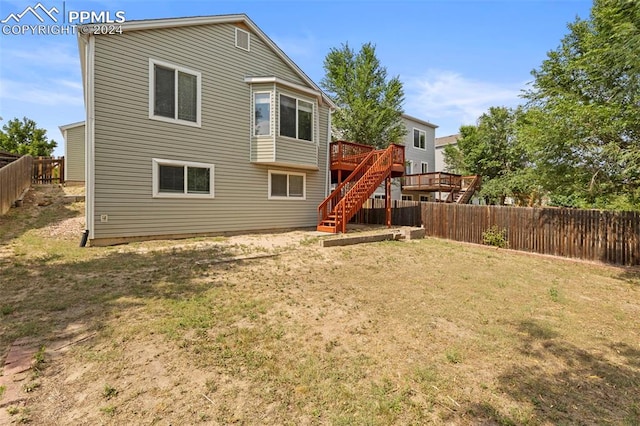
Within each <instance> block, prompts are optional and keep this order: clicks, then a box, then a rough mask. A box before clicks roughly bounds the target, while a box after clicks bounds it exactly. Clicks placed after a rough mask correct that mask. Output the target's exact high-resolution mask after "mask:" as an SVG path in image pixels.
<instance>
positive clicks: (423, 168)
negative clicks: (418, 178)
mask: <svg viewBox="0 0 640 426" xmlns="http://www.w3.org/2000/svg"><path fill="white" fill-rule="evenodd" d="M420 173H422V174H424V173H429V163H427V162H426V161H421V162H420Z"/></svg>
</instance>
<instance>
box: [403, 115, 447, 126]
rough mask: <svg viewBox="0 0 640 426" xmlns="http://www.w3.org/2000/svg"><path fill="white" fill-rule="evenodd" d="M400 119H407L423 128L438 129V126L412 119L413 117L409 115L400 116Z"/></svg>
mask: <svg viewBox="0 0 640 426" xmlns="http://www.w3.org/2000/svg"><path fill="white" fill-rule="evenodd" d="M402 117H403V118H405V119H407V120H409V121H413V122H415V123H419V124H422V125H423V126H427V127H431V128H433V129H437V128H438V126H437V125H436V124H433V123H429V122H428V121H424V120H421V119H419V118H416V117H413V116H411V115H409V114H402Z"/></svg>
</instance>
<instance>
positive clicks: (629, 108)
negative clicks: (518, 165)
mask: <svg viewBox="0 0 640 426" xmlns="http://www.w3.org/2000/svg"><path fill="white" fill-rule="evenodd" d="M568 28H569V33H568V34H567V35H566V36H565V37H564V38H563V39H562V41H561V44H560V46H559V47H558V48H557V49H555V50H552V51H550V52H549V53H548V57H547V59H546V60H545V61H544V62H543V63H542V65H541V66H540V68H539V69H537V70H534V71H533V76H534V78H535V81H534V82H533V85H532V88H531V89H530V90H529V91H527V92H526V94H525V98H526V99H527V100H528V108H529V109H530V110H531V113H530V115H529V123H528V124H527V125H526V126H523V128H522V132H521V135H522V137H523V138H526V139H528V141H529V142H530V143H531V144H532V145H533V146H534V147H535V152H536V158H535V161H536V164H537V171H538V173H539V175H540V178H541V181H542V182H543V184H544V185H545V187H546V188H547V189H548V190H549V191H550V192H551V194H552V199H553V198H555V199H560V200H565V201H567V200H569V202H567V204H571V205H575V206H579V207H604V208H640V6H639V5H638V3H637V2H635V1H629V0H595V1H594V4H593V7H592V10H591V15H590V18H589V19H586V20H582V19H577V20H576V21H575V22H573V23H571V24H570V25H569V26H568ZM561 204H562V203H561Z"/></svg>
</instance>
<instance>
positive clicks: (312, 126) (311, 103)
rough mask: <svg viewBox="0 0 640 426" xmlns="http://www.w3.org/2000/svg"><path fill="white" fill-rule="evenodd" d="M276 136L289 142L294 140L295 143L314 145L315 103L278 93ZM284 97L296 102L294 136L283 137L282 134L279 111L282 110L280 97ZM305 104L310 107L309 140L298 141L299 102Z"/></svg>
mask: <svg viewBox="0 0 640 426" xmlns="http://www.w3.org/2000/svg"><path fill="white" fill-rule="evenodd" d="M278 96H279V97H278V136H280V137H282V138H288V139H291V140H296V141H301V142H307V143H315V142H314V141H315V138H316V135H315V117H316V103H315V102H314V101H312V100H309V99H305V98H300V97H298V96H295V95H290V94H288V93H282V92H279V93H278ZM283 96H286V97H287V98H291V99H295V101H296V136H295V137H293V136H287V135H283V134H282V113H281V111H280V109H281V108H282V97H283ZM300 101H302V102H306V103H308V104H310V105H311V140H307V139H300V138H299V137H298V136H299V131H300V129H299V128H298V114H299V106H298V105H299V102H300Z"/></svg>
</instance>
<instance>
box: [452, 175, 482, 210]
mask: <svg viewBox="0 0 640 426" xmlns="http://www.w3.org/2000/svg"><path fill="white" fill-rule="evenodd" d="M481 183H482V178H481V177H480V175H473V176H463V177H462V189H461V190H460V192H458V194H457V195H456V199H455V202H456V203H458V204H467V203H468V202H469V201H471V197H473V193H474V192H476V191H477V190H478V188H480V184H481Z"/></svg>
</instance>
